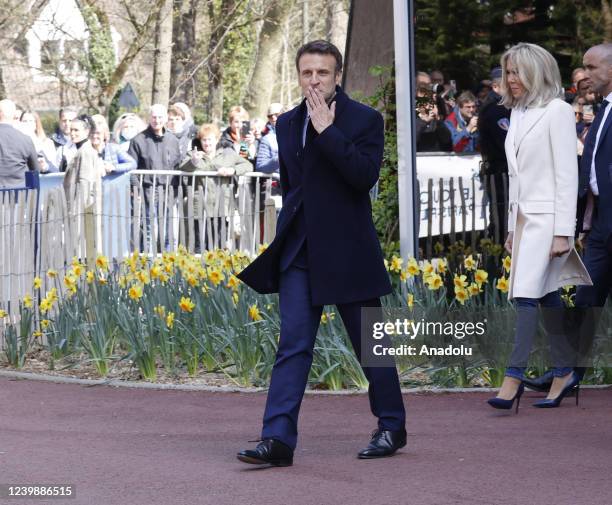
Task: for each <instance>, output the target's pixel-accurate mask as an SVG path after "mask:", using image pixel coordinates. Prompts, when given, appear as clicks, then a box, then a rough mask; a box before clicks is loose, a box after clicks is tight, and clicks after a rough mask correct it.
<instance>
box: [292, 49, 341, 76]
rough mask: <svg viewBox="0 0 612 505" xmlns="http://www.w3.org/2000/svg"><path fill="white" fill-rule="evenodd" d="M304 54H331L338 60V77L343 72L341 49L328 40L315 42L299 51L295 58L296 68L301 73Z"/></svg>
mask: <svg viewBox="0 0 612 505" xmlns="http://www.w3.org/2000/svg"><path fill="white" fill-rule="evenodd" d="M304 54H331V55H332V56H333V57H334V58H335V59H336V75H338V74H339V73H341V72H342V54H341V53H340V51H339V49H338V48H337V47H336V46H334V45H333V44H332V43H331V42H328V41H327V40H313V41H312V42H307V43H306V44H304V45H303V46H302V47H300V48H299V49H298V52H297V55H296V56H295V68H296V69H297V71H298V73H299V72H300V58H301V57H302V56H303V55H304Z"/></svg>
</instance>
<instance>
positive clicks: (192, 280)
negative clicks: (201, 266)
mask: <svg viewBox="0 0 612 505" xmlns="http://www.w3.org/2000/svg"><path fill="white" fill-rule="evenodd" d="M187 284H189V285H190V286H191V287H192V288H194V287H196V286H197V285H198V279H197V277H194V276H192V275H190V276H189V277H187Z"/></svg>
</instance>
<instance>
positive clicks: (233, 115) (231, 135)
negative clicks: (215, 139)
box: [219, 105, 257, 162]
mask: <svg viewBox="0 0 612 505" xmlns="http://www.w3.org/2000/svg"><path fill="white" fill-rule="evenodd" d="M228 123H229V126H228V127H227V128H226V129H225V130H224V132H223V133H222V134H221V140H220V141H219V147H220V148H222V149H225V148H226V147H231V148H233V149H234V151H236V152H237V153H238V154H239V155H240V156H242V157H243V158H246V159H248V160H249V161H251V162H252V161H253V160H254V159H255V156H257V145H256V142H255V135H253V134H252V133H251V122H250V121H249V113H248V112H247V111H246V110H245V109H244V108H243V107H240V106H239V105H236V106H234V107H232V108H231V109H230V110H229V117H228Z"/></svg>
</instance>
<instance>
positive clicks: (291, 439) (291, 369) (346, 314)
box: [261, 264, 406, 448]
mask: <svg viewBox="0 0 612 505" xmlns="http://www.w3.org/2000/svg"><path fill="white" fill-rule="evenodd" d="M279 304H280V316H281V331H280V339H279V343H278V352H277V354H276V361H275V363H274V368H273V370H272V379H271V382H270V389H269V391H268V399H267V402H266V409H265V413H264V418H263V429H262V436H261V437H262V438H273V439H277V440H280V441H281V442H284V443H285V444H287V445H288V446H289V447H291V448H295V446H296V444H297V433H298V429H297V426H298V414H299V411H300V405H301V403H302V397H303V396H304V390H305V389H306V384H307V380H308V373H309V371H310V366H311V364H312V358H313V348H314V343H315V338H316V335H317V330H318V328H319V323H320V321H321V314H322V311H323V307H322V306H316V307H313V306H312V303H311V296H310V282H309V279H308V270H306V269H303V268H300V267H298V266H295V265H293V264H292V265H291V266H289V268H287V269H286V270H285V271H283V272H281V274H280V284H279ZM362 307H380V300H379V299H378V298H376V299H373V300H368V301H363V302H356V303H348V304H343V305H338V306H337V309H338V312H339V313H340V316H341V317H342V322H343V323H344V327H345V328H346V331H347V333H348V335H349V337H350V339H351V342H352V344H353V349H354V350H355V352H356V353H357V356H358V357H360V356H361V308H362ZM363 372H364V374H365V376H366V378H367V379H368V381H369V383H370V384H369V388H368V395H369V399H370V409H371V411H372V414H374V415H375V416H376V417H377V418H378V427H379V428H381V429H385V430H393V431H398V430H403V429H404V425H405V421H406V413H405V410H404V403H403V400H402V395H401V390H400V384H399V378H398V376H397V370H396V369H395V367H364V368H363Z"/></svg>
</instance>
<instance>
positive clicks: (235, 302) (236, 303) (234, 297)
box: [232, 291, 240, 307]
mask: <svg viewBox="0 0 612 505" xmlns="http://www.w3.org/2000/svg"><path fill="white" fill-rule="evenodd" d="M239 300H240V298H239V297H238V293H236V292H235V291H234V292H233V293H232V301H233V302H234V307H235V306H236V305H238V301H239Z"/></svg>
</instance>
